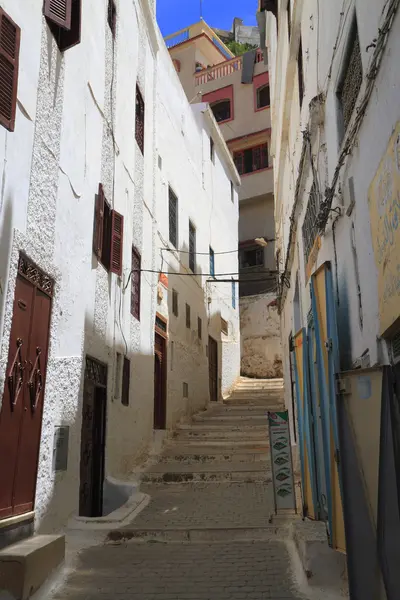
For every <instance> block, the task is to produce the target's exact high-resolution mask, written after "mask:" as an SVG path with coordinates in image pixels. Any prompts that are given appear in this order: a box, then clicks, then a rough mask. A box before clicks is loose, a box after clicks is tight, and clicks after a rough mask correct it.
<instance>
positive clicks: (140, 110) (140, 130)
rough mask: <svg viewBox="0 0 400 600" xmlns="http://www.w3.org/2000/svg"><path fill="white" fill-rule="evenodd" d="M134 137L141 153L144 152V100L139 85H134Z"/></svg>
mask: <svg viewBox="0 0 400 600" xmlns="http://www.w3.org/2000/svg"><path fill="white" fill-rule="evenodd" d="M135 137H136V141H137V144H138V146H139V148H140V151H141V153H142V154H144V100H143V97H142V94H141V93H140V90H139V86H136V113H135Z"/></svg>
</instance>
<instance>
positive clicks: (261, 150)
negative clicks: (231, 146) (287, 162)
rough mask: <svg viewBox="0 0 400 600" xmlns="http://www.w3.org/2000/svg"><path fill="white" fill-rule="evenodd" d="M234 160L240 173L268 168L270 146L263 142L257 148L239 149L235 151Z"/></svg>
mask: <svg viewBox="0 0 400 600" xmlns="http://www.w3.org/2000/svg"><path fill="white" fill-rule="evenodd" d="M233 160H234V161H235V165H236V168H237V170H238V172H239V174H240V175H245V174H246V173H253V172H254V171H260V170H261V169H266V168H267V167H268V146H267V144H262V145H261V146H256V147H255V148H247V149H246V150H239V151H238V152H235V153H234V155H233Z"/></svg>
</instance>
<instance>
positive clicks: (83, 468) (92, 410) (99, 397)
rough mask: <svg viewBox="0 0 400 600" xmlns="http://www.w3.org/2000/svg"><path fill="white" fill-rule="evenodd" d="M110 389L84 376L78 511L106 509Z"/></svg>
mask: <svg viewBox="0 0 400 600" xmlns="http://www.w3.org/2000/svg"><path fill="white" fill-rule="evenodd" d="M106 402H107V389H106V388H105V387H102V386H98V385H96V383H95V382H94V381H92V380H90V379H88V378H86V377H85V383H84V390H83V410H82V431H81V464H80V488H79V514H80V515H81V516H83V517H99V516H101V515H102V512H103V480H104V449H105V432H106Z"/></svg>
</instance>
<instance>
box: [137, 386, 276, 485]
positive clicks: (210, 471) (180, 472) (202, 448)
mask: <svg viewBox="0 0 400 600" xmlns="http://www.w3.org/2000/svg"><path fill="white" fill-rule="evenodd" d="M282 407H283V382H282V380H280V379H279V380H275V379H274V380H268V379H264V380H253V379H246V378H244V377H241V378H240V380H239V381H238V383H237V385H236V386H235V388H234V390H233V392H232V394H231V395H230V396H229V398H227V399H226V400H224V402H223V403H215V404H210V405H209V406H208V408H207V409H206V410H205V411H204V412H201V413H198V414H196V415H194V416H193V419H192V422H191V423H190V424H182V425H180V426H179V427H178V428H177V430H176V431H174V432H173V434H172V437H171V438H170V440H169V441H168V443H167V444H166V446H165V448H164V449H163V452H162V454H161V455H160V456H159V457H158V458H157V462H156V463H153V464H151V465H147V467H146V468H145V469H144V471H143V472H142V473H141V481H142V482H143V483H151V484H162V483H197V482H267V481H270V480H271V465H270V451H269V440H268V421H267V412H268V411H269V410H278V409H279V408H282Z"/></svg>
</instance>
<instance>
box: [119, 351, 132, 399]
mask: <svg viewBox="0 0 400 600" xmlns="http://www.w3.org/2000/svg"><path fill="white" fill-rule="evenodd" d="M130 383H131V361H130V360H129V358H127V357H126V356H124V366H123V369H122V395H121V403H122V404H123V405H124V406H129V387H130Z"/></svg>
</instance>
